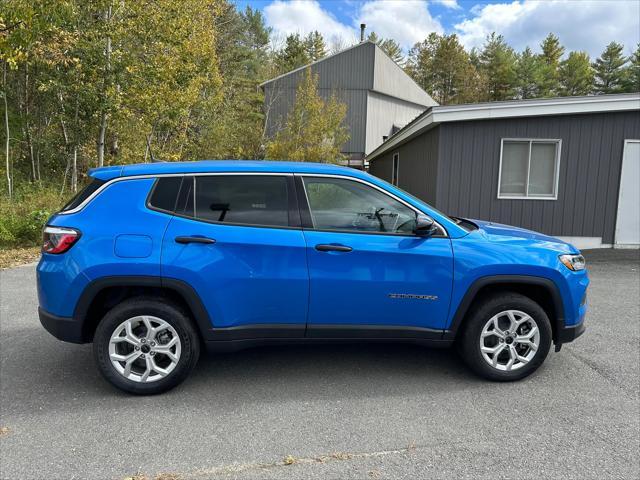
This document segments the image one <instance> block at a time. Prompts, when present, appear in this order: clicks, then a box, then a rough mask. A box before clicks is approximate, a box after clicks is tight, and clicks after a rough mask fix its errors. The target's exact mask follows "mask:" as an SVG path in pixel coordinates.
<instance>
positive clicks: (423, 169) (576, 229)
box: [367, 94, 640, 248]
mask: <svg viewBox="0 0 640 480" xmlns="http://www.w3.org/2000/svg"><path fill="white" fill-rule="evenodd" d="M367 158H368V160H369V165H370V170H369V171H370V173H372V174H374V175H376V176H378V177H380V178H383V179H385V180H387V181H389V182H392V183H394V184H396V185H398V186H399V187H401V188H403V189H405V190H407V191H408V192H410V193H412V194H414V195H416V196H417V197H419V198H422V199H424V200H425V201H426V202H428V203H430V204H431V205H433V206H434V207H436V208H437V209H439V210H442V211H444V212H446V213H448V214H451V215H455V216H460V217H467V218H478V219H483V220H491V221H495V222H499V223H506V224H510V225H516V226H521V227H524V228H529V229H532V230H537V231H540V232H543V233H547V234H550V235H554V236H559V237H563V238H565V239H567V240H568V241H571V242H573V243H574V244H576V246H578V247H579V248H597V247H607V246H619V247H624V246H638V245H639V244H640V193H639V188H640V187H639V185H640V94H621V95H602V96H592V97H564V98H553V99H540V100H525V101H508V102H495V103H484V104H473V105H456V106H435V107H432V108H430V109H428V110H427V111H425V112H424V113H423V114H421V115H420V116H418V117H417V118H416V119H414V121H412V122H411V123H410V124H408V125H407V126H405V127H404V128H403V129H402V130H400V131H399V132H397V133H396V134H395V135H393V136H392V137H390V138H389V139H388V140H387V141H386V142H385V143H383V144H382V145H380V146H379V147H378V148H376V149H375V150H374V151H373V152H371V153H370V154H369V155H368V157H367Z"/></svg>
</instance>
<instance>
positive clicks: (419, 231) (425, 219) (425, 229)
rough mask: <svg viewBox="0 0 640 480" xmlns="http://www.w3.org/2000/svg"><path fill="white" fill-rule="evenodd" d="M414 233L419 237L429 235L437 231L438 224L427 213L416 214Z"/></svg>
mask: <svg viewBox="0 0 640 480" xmlns="http://www.w3.org/2000/svg"><path fill="white" fill-rule="evenodd" d="M414 233H415V234H416V235H418V236H419V237H431V236H432V235H435V234H436V233H438V226H437V225H436V222H434V221H433V218H431V217H429V216H428V215H417V216H416V229H415V231H414Z"/></svg>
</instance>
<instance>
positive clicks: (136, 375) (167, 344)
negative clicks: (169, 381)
mask: <svg viewBox="0 0 640 480" xmlns="http://www.w3.org/2000/svg"><path fill="white" fill-rule="evenodd" d="M181 352H182V344H181V342H180V337H179V336H178V332H176V330H175V329H174V328H173V327H172V326H171V325H170V324H169V323H168V322H166V321H164V320H162V319H161V318H158V317H153V316H149V315H141V316H136V317H132V318H129V319H127V320H125V321H124V322H122V323H121V324H120V325H119V326H118V327H117V328H116V329H115V330H114V331H113V334H112V335H111V338H110V340H109V359H110V360H111V364H112V365H113V367H114V368H115V369H116V371H117V372H118V373H119V374H120V375H122V376H123V377H124V378H126V379H128V380H132V381H134V382H140V383H150V382H155V381H158V380H160V379H162V378H164V377H166V376H167V375H169V374H170V373H171V372H172V371H173V370H174V369H175V368H176V366H177V365H178V362H179V361H180V354H181Z"/></svg>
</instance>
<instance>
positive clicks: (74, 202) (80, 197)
mask: <svg viewBox="0 0 640 480" xmlns="http://www.w3.org/2000/svg"><path fill="white" fill-rule="evenodd" d="M105 183H106V182H105V181H104V180H98V179H97V178H94V179H93V180H92V181H91V183H90V184H89V185H87V186H86V187H84V188H83V189H82V190H80V191H79V192H78V193H76V195H75V196H74V197H73V198H72V199H71V200H69V202H68V203H67V204H66V205H65V206H64V207H62V210H61V212H65V211H67V210H73V209H74V208H76V207H77V206H78V205H80V204H81V203H82V202H84V201H85V200H86V199H87V198H89V196H90V195H91V194H92V193H93V192H95V191H96V190H98V189H99V188H100V187H101V186H102V185H104V184H105Z"/></svg>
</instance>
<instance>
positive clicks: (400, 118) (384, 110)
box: [363, 92, 425, 154]
mask: <svg viewBox="0 0 640 480" xmlns="http://www.w3.org/2000/svg"><path fill="white" fill-rule="evenodd" d="M424 110H425V107H423V106H421V105H416V104H415V103H409V102H406V101H404V100H401V99H399V98H394V97H390V96H388V95H382V94H380V93H376V92H368V93H367V110H366V111H367V121H366V122H364V121H363V124H366V128H367V132H366V134H367V138H366V150H365V153H367V154H368V153H369V152H372V151H373V150H374V149H376V148H377V147H378V146H379V145H381V144H382V137H383V136H385V135H386V136H390V135H391V129H392V127H393V125H394V124H395V125H397V126H398V127H404V126H405V125H406V124H407V123H409V122H410V121H411V120H413V119H414V118H416V117H417V116H418V115H420V114H421V113H422V112H424Z"/></svg>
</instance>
